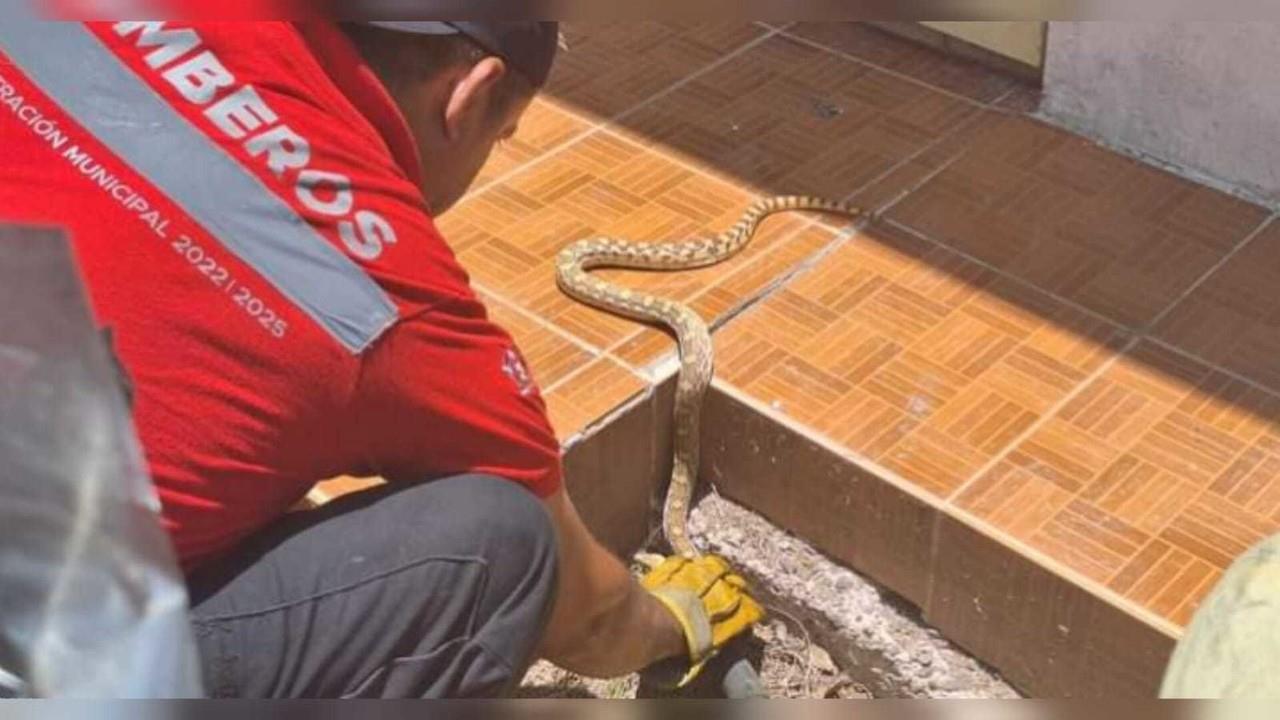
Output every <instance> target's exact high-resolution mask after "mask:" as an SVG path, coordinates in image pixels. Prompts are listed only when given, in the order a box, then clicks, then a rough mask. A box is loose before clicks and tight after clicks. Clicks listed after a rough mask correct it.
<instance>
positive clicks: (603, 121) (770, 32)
mask: <svg viewBox="0 0 1280 720" xmlns="http://www.w3.org/2000/svg"><path fill="white" fill-rule="evenodd" d="M780 32H781V31H780V30H777V29H767V30H765V32H764V33H763V34H761V35H760V36H759V37H756V38H753V39H752V40H749V41H748V42H746V43H743V44H742V45H740V46H739V47H737V48H734V49H733V50H732V51H730V52H729V53H728V54H726V55H724V56H722V57H720V58H717V59H716V60H713V61H712V62H710V63H708V64H707V65H704V66H702V67H700V68H698V69H697V70H694V71H693V72H692V73H690V74H688V75H686V76H684V77H682V78H680V79H679V80H676V81H675V82H673V83H671V84H670V85H668V86H667V87H665V88H663V89H662V90H659V91H658V92H656V93H654V94H652V95H650V96H648V97H646V98H644V99H642V100H640V101H639V102H637V103H636V104H634V105H632V106H630V107H627V108H625V109H623V110H620V111H618V112H616V113H614V114H613V115H610V116H609V117H606V118H592V117H590V116H587V115H583V114H582V113H580V112H578V111H576V110H573V109H570V108H567V107H564V105H566V104H568V103H566V102H562V101H559V100H556V101H554V102H553V103H552V104H553V105H554V107H555V108H556V110H558V111H560V112H563V113H566V114H568V115H570V116H571V117H576V118H577V119H579V120H582V121H584V122H586V123H587V129H585V130H583V131H582V132H580V133H578V134H576V135H574V136H573V137H571V138H569V139H568V140H565V141H564V142H561V143H559V144H557V145H554V146H553V147H551V148H549V149H548V150H547V151H546V152H544V153H542V154H541V155H539V156H537V157H535V158H533V159H531V160H526V161H525V162H523V163H521V164H520V165H517V166H516V167H514V168H512V169H510V170H508V171H507V172H505V173H502V174H501V175H499V176H497V177H494V178H492V179H490V180H489V181H488V182H485V183H483V184H482V185H479V186H478V187H476V188H474V189H472V190H470V191H468V192H467V194H466V195H465V196H464V197H463V198H462V200H466V199H467V198H470V197H472V196H475V195H479V194H481V193H483V192H485V191H487V190H491V189H493V188H494V187H497V186H498V185H499V184H501V183H504V182H506V181H508V180H510V179H511V178H513V177H515V176H516V175H519V174H520V173H523V172H524V171H526V170H529V169H531V168H533V167H535V166H537V165H540V164H542V163H543V162H546V161H547V160H548V159H550V158H552V157H555V156H558V155H560V154H562V153H563V152H564V151H565V150H567V149H568V148H570V147H572V146H573V145H576V144H577V143H579V142H581V141H583V140H586V139H587V138H589V137H591V136H592V135H595V134H597V133H599V132H601V131H605V132H608V131H609V126H610V125H614V124H617V123H618V121H620V120H622V119H623V118H626V117H627V116H629V115H632V114H634V113H636V112H639V111H640V110H642V109H644V108H645V107H647V106H649V105H650V104H651V103H653V102H655V101H657V100H660V99H662V98H664V97H666V96H667V95H670V94H671V93H673V92H675V91H677V90H679V89H680V88H682V87H684V86H685V85H688V84H689V83H691V82H693V81H694V80H696V79H698V78H699V77H702V76H703V75H705V74H707V73H709V72H711V71H712V70H715V69H718V68H719V67H720V66H721V65H724V64H725V63H727V62H729V61H730V60H733V59H734V58H736V57H738V56H739V55H741V54H743V53H745V52H747V51H748V50H750V49H752V48H754V47H755V46H756V45H759V44H760V43H762V42H764V41H766V40H768V39H770V38H772V37H775V36H777V35H778V34H780ZM552 97H554V96H552ZM544 102H548V101H547V100H545V99H544ZM615 134H616V133H615ZM460 202H461V201H460Z"/></svg>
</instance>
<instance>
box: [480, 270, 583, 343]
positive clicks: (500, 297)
mask: <svg viewBox="0 0 1280 720" xmlns="http://www.w3.org/2000/svg"><path fill="white" fill-rule="evenodd" d="M472 287H473V288H474V289H475V290H476V291H478V292H479V293H481V294H484V295H489V296H491V297H493V298H494V299H495V300H497V301H498V302H499V303H501V304H502V305H503V306H505V307H506V309H508V310H510V311H512V312H515V313H516V314H518V315H521V316H523V317H524V318H525V319H526V320H530V321H532V322H533V323H534V324H535V325H537V326H538V327H539V328H541V329H543V330H550V331H551V332H552V334H554V335H557V336H559V337H561V338H563V339H564V340H565V341H567V342H569V343H570V344H571V345H575V346H577V347H578V349H580V350H584V351H586V352H587V353H589V354H590V355H593V356H599V355H602V354H603V353H604V350H601V349H600V348H598V347H596V346H595V345H593V344H591V343H589V342H587V341H586V340H584V339H582V338H580V337H578V336H577V335H575V334H573V333H571V332H569V331H568V330H566V329H565V328H562V327H560V326H559V325H556V324H555V323H553V322H551V321H550V320H547V319H546V318H544V317H542V316H541V315H539V314H537V313H536V312H534V311H532V310H529V309H527V308H525V307H524V306H522V305H520V304H519V303H517V302H516V301H514V300H512V299H511V298H509V297H507V296H506V295H504V294H502V293H500V292H498V291H496V290H494V289H492V288H490V287H489V286H487V285H484V284H482V283H478V282H473V283H472Z"/></svg>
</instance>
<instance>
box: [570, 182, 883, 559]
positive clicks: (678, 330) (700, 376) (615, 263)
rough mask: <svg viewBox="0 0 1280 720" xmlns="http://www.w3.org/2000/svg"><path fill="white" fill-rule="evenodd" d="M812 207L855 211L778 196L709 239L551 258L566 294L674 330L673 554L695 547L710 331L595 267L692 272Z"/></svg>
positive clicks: (586, 243)
mask: <svg viewBox="0 0 1280 720" xmlns="http://www.w3.org/2000/svg"><path fill="white" fill-rule="evenodd" d="M789 211H816V212H823V213H834V214H840V215H848V216H853V217H857V216H860V215H862V214H863V211H862V210H861V209H860V208H858V207H855V206H853V205H851V204H848V203H845V202H841V201H836V200H827V199H823V198H820V197H814V196H809V195H780V196H774V197H767V198H762V199H759V200H757V201H755V202H754V203H752V204H751V205H750V206H749V207H748V208H747V210H746V211H745V212H744V213H743V215H742V216H741V219H739V220H738V222H737V223H736V224H735V225H734V226H733V227H731V228H730V229H728V230H726V231H725V232H722V233H720V234H718V235H714V236H711V237H702V238H693V239H688V240H676V241H671V242H656V243H650V242H634V241H630V240H626V239H623V238H617V237H609V236H597V237H589V238H586V239H583V240H578V241H576V242H574V243H571V244H569V245H568V246H566V247H565V248H564V249H562V250H561V251H560V252H559V253H558V255H557V256H556V284H557V285H558V286H559V288H560V289H561V291H562V292H564V293H565V294H566V295H568V296H569V297H570V298H572V299H574V300H576V301H578V302H580V303H583V304H585V305H589V306H592V307H594V308H596V309H598V310H603V311H605V312H609V313H612V314H616V315H620V316H622V317H625V318H630V319H632V320H636V321H640V322H645V323H652V324H658V325H664V326H666V327H668V328H670V329H671V330H672V331H673V332H674V333H675V336H676V343H677V347H678V352H679V357H680V366H679V370H678V378H677V381H676V394H675V404H674V406H673V408H672V420H673V422H672V426H673V433H674V439H673V443H672V455H673V457H672V469H671V478H670V482H669V483H668V485H667V494H666V499H665V501H664V503H663V509H662V531H663V535H664V536H665V538H666V541H667V544H668V545H670V546H671V549H672V550H673V551H674V552H675V553H676V554H678V555H680V556H683V557H685V558H689V559H693V558H696V557H698V556H699V555H700V554H701V553H700V552H699V551H698V548H697V547H696V546H695V544H694V543H693V541H692V539H691V538H690V537H689V530H688V521H689V510H690V505H691V504H692V502H693V497H694V489H695V484H696V482H697V478H698V467H699V464H698V463H699V453H700V449H701V448H700V445H699V440H700V434H699V433H700V432H701V417H702V401H703V397H704V396H705V394H706V391H707V388H708V387H709V386H710V385H711V379H712V375H713V373H714V371H715V365H714V358H713V352H714V348H713V346H712V343H711V332H710V330H709V329H708V327H707V323H706V322H705V321H704V320H703V319H702V317H701V316H699V315H698V313H697V312H696V311H694V310H693V309H692V308H690V307H689V306H688V305H685V304H683V303H680V302H676V301H674V300H670V299H667V298H663V297H659V296H656V295H652V294H649V293H645V292H641V291H638V290H635V289H631V288H627V287H623V286H620V285H615V284H613V283H610V282H607V281H605V280H602V279H601V278H600V277H598V276H596V275H593V274H591V271H592V270H596V269H599V268H606V267H608V268H626V269H635V270H657V271H675V270H693V269H697V268H703V267H709V266H712V265H716V264H719V263H721V262H724V261H725V260H728V259H729V258H731V257H733V256H735V255H737V254H738V253H739V252H741V251H742V249H743V248H745V247H746V246H747V244H748V243H749V242H750V241H751V238H752V237H753V236H754V235H755V233H756V230H757V229H758V228H759V226H760V222H761V221H762V220H764V219H765V218H766V217H768V216H770V215H773V214H775V213H780V212H789Z"/></svg>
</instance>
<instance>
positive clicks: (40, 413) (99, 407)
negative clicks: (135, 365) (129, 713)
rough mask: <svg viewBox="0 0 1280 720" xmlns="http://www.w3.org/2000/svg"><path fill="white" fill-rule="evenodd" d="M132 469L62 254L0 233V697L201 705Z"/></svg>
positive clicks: (67, 258) (135, 466)
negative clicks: (190, 702)
mask: <svg viewBox="0 0 1280 720" xmlns="http://www.w3.org/2000/svg"><path fill="white" fill-rule="evenodd" d="M145 467H146V466H145V463H144V462H143V458H142V453H141V451H140V449H139V446H138V443H137V439H136V438H135V436H134V433H133V427H132V423H131V422H130V419H129V413H128V410H127V408H126V404H125V397H124V394H123V392H122V390H121V386H120V383H119V380H118V378H117V374H116V370H115V367H114V366H113V363H112V360H111V358H110V356H109V352H108V350H107V345H106V343H104V342H103V338H102V334H101V333H100V331H99V330H98V328H97V327H96V326H95V324H94V322H93V320H92V317H91V312H90V310H89V307H88V303H87V301H86V298H85V296H84V293H83V290H82V286H81V283H80V278H79V274H78V272H77V270H76V265H75V262H74V260H73V258H72V254H71V249H70V246H69V244H68V243H67V242H66V240H65V238H64V237H63V236H62V235H61V234H60V233H58V232H55V231H52V230H47V229H41V230H35V229H24V228H18V227H14V226H5V225H0V528H2V530H0V697H74V698H154V697H162V698H188V697H199V696H200V695H201V687H200V672H199V664H198V663H199V660H198V658H197V656H196V653H195V647H194V643H193V641H192V637H191V634H190V633H191V630H190V625H189V624H188V618H187V596H186V590H185V586H184V583H183V580H182V577H181V575H180V573H179V572H178V570H177V565H176V562H175V560H174V556H173V551H172V549H171V547H170V544H169V539H168V536H167V535H166V534H165V532H164V529H163V528H162V527H161V525H160V521H159V516H158V513H157V511H158V509H159V504H158V501H157V499H156V496H155V491H154V489H153V488H152V486H151V483H150V481H149V480H148V478H147V475H146V472H145Z"/></svg>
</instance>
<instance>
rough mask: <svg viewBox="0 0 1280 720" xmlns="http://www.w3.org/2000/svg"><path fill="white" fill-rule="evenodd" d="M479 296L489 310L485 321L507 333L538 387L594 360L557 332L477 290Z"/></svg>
mask: <svg viewBox="0 0 1280 720" xmlns="http://www.w3.org/2000/svg"><path fill="white" fill-rule="evenodd" d="M479 295H480V298H481V300H482V301H484V303H485V306H486V308H487V309H488V311H489V318H490V319H491V320H493V322H495V323H497V324H498V325H499V326H501V327H502V328H503V329H505V330H506V331H507V332H509V333H511V336H512V338H513V339H514V340H515V341H516V345H517V346H519V348H520V352H521V353H522V354H523V355H524V357H525V361H526V362H528V363H529V371H530V372H531V373H533V377H534V380H536V381H537V383H538V386H539V387H541V388H544V389H545V388H549V387H551V386H553V385H555V384H556V383H558V382H560V381H561V380H562V379H564V377H565V376H566V375H569V374H570V373H573V372H575V371H577V370H580V369H582V368H584V367H586V366H587V364H588V363H590V362H591V361H592V360H594V359H595V357H596V356H595V355H594V354H593V353H591V352H590V351H588V350H586V349H584V348H582V347H581V346H580V345H577V344H575V343H574V342H573V341H571V340H570V339H569V338H567V337H565V336H564V335H563V334H561V333H560V332H557V331H556V330H553V329H552V328H550V327H547V326H545V325H543V324H542V323H541V322H539V321H538V320H536V319H534V318H531V317H530V316H529V315H527V314H525V313H523V312H520V311H519V310H517V309H515V308H513V307H511V306H509V305H507V304H506V303H505V302H503V301H502V300H500V299H498V298H496V297H494V296H493V295H492V294H490V293H487V292H485V291H484V290H481V291H480V292H479Z"/></svg>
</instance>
